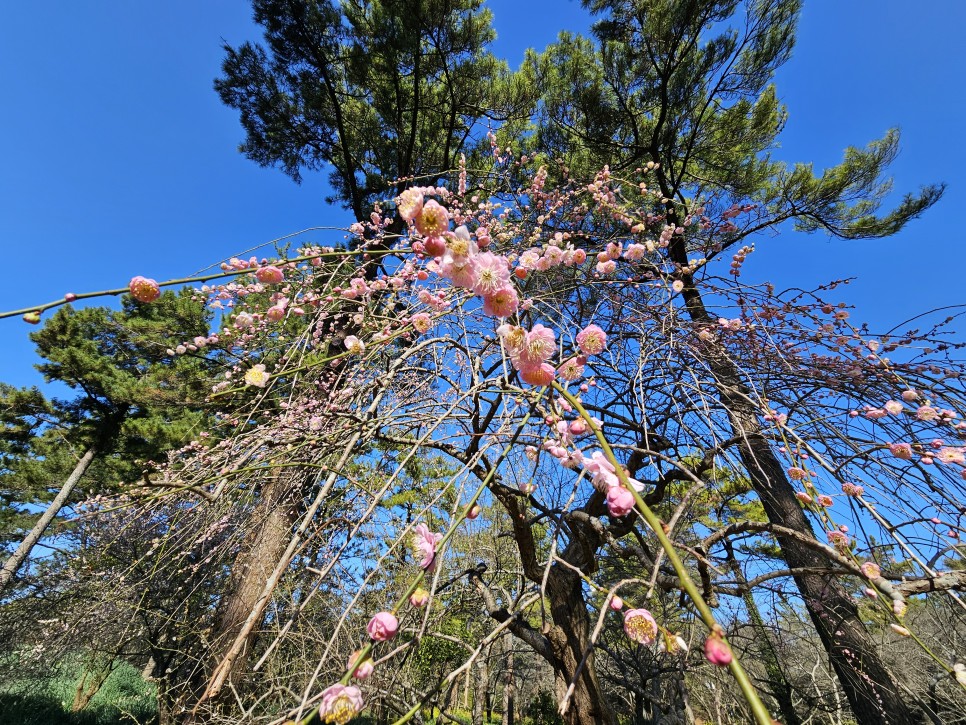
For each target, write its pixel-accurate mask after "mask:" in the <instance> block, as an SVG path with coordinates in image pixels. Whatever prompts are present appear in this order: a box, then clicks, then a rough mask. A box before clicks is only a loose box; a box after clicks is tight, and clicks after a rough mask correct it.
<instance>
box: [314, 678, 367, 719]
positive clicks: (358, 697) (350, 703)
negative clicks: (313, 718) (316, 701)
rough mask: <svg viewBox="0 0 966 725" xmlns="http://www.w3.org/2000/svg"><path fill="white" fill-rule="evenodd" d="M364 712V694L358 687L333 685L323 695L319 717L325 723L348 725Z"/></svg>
mask: <svg viewBox="0 0 966 725" xmlns="http://www.w3.org/2000/svg"><path fill="white" fill-rule="evenodd" d="M360 712H362V692H361V691H360V690H359V688H358V687H352V686H351V685H350V686H346V685H339V684H337V685H332V686H331V687H328V688H326V689H325V691H324V692H323V693H322V703H321V704H320V705H319V717H321V718H322V722H324V723H333V724H334V725H346V723H347V722H349V721H350V720H351V719H352V718H354V717H355V716H356V715H358V714H359V713H360Z"/></svg>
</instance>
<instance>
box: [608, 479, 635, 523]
mask: <svg viewBox="0 0 966 725" xmlns="http://www.w3.org/2000/svg"><path fill="white" fill-rule="evenodd" d="M634 503H635V502H634V494H632V493H631V492H630V491H628V490H627V489H626V488H624V487H623V486H611V487H610V488H609V489H608V490H607V510H608V511H609V512H610V515H611V516H616V517H618V518H620V517H623V516H627V514H629V513H630V512H631V511H633V510H634Z"/></svg>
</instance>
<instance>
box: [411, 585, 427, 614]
mask: <svg viewBox="0 0 966 725" xmlns="http://www.w3.org/2000/svg"><path fill="white" fill-rule="evenodd" d="M427 602H429V592H427V591H426V590H425V589H423V588H422V587H419V588H418V589H416V591H414V592H413V593H412V594H410V595H409V603H410V604H411V605H412V606H414V607H416V609H422V608H423V607H425V606H426V603H427Z"/></svg>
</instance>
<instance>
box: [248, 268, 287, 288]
mask: <svg viewBox="0 0 966 725" xmlns="http://www.w3.org/2000/svg"><path fill="white" fill-rule="evenodd" d="M255 279H257V280H258V281H259V282H261V283H262V284H278V283H279V282H281V281H282V280H284V279H285V273H284V272H282V270H280V269H279V268H278V267H276V266H274V265H271V264H270V265H267V266H265V267H259V268H258V269H257V270H256V271H255Z"/></svg>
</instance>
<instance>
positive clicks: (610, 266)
mask: <svg viewBox="0 0 966 725" xmlns="http://www.w3.org/2000/svg"><path fill="white" fill-rule="evenodd" d="M616 269H617V262H615V261H614V260H613V259H609V260H607V261H606V262H598V263H597V272H598V274H602V275H604V274H613V273H614V271H616Z"/></svg>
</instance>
